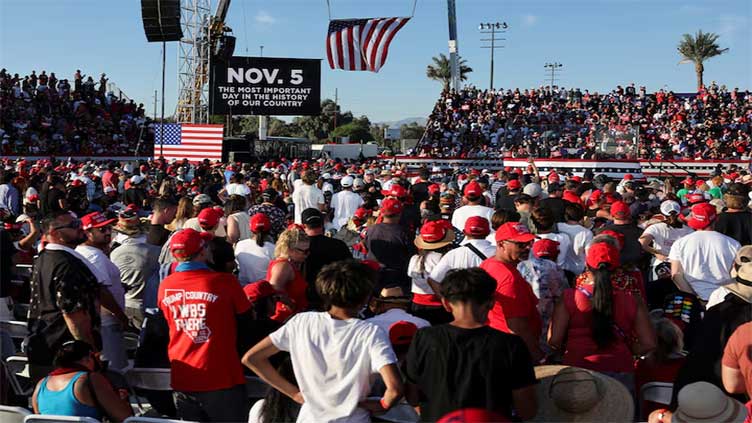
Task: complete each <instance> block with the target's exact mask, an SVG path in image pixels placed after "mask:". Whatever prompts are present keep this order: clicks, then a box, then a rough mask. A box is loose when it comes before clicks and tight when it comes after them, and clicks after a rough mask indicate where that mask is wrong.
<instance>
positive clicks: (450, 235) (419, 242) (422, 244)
mask: <svg viewBox="0 0 752 423" xmlns="http://www.w3.org/2000/svg"><path fill="white" fill-rule="evenodd" d="M453 242H454V230H452V229H447V231H446V235H444V238H442V239H441V241H436V242H426V241H424V240H423V237H421V236H420V235H418V236H416V237H415V241H413V243H414V244H415V246H416V247H418V248H419V249H421V250H438V249H439V248H444V247H446V246H447V245H449V244H451V243H453Z"/></svg>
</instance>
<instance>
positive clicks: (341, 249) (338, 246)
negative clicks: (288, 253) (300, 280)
mask: <svg viewBox="0 0 752 423" xmlns="http://www.w3.org/2000/svg"><path fill="white" fill-rule="evenodd" d="M310 248H311V252H310V253H309V254H308V257H307V258H306V261H305V274H306V280H307V281H308V286H313V284H314V283H315V282H316V276H317V275H318V274H319V271H320V270H321V268H322V267H324V266H326V265H327V264H329V263H334V262H335V261H340V260H347V259H351V258H352V254H351V253H350V249H349V248H347V245H346V244H345V243H344V242H342V241H340V240H338V239H334V238H331V237H328V236H325V235H316V236H312V237H310Z"/></svg>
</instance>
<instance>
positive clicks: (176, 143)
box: [154, 123, 224, 161]
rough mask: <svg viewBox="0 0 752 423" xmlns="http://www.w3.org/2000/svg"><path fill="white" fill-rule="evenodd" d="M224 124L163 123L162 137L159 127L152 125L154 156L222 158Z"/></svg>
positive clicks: (196, 159) (196, 158)
mask: <svg viewBox="0 0 752 423" xmlns="http://www.w3.org/2000/svg"><path fill="white" fill-rule="evenodd" d="M223 132H224V125H200V124H190V123H165V124H164V139H163V138H162V136H161V134H162V131H161V128H160V126H159V125H158V124H157V125H155V126H154V158H155V159H156V158H159V157H160V156H162V155H163V156H164V158H165V159H167V160H172V159H177V160H181V159H188V160H191V161H201V160H203V159H209V160H222V135H223Z"/></svg>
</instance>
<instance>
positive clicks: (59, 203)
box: [42, 175, 68, 216]
mask: <svg viewBox="0 0 752 423" xmlns="http://www.w3.org/2000/svg"><path fill="white" fill-rule="evenodd" d="M45 200H46V201H45V202H44V206H45V207H43V208H42V214H43V215H45V216H46V215H49V214H51V213H55V212H59V211H62V210H67V208H68V205H67V203H66V201H65V181H64V180H63V178H61V177H60V176H57V175H53V176H52V177H51V179H50V188H49V190H48V191H47V195H46V198H45Z"/></svg>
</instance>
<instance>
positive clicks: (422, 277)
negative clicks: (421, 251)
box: [407, 251, 441, 295]
mask: <svg viewBox="0 0 752 423" xmlns="http://www.w3.org/2000/svg"><path fill="white" fill-rule="evenodd" d="M419 259H420V256H418V255H417V254H416V255H414V256H412V257H410V263H409V264H408V265H407V276H410V278H411V279H412V281H413V286H412V289H411V291H412V292H413V293H414V294H428V295H432V294H435V292H433V289H431V286H430V285H429V284H428V276H429V275H430V274H431V270H433V268H434V267H435V266H436V265H437V264H438V263H439V261H440V260H441V254H439V253H437V252H435V251H430V252H429V253H427V254H426V256H425V258H424V259H423V272H421V271H420V263H419V261H418V260H419Z"/></svg>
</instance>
